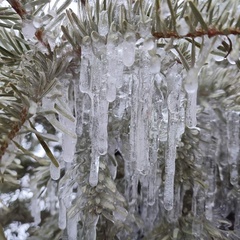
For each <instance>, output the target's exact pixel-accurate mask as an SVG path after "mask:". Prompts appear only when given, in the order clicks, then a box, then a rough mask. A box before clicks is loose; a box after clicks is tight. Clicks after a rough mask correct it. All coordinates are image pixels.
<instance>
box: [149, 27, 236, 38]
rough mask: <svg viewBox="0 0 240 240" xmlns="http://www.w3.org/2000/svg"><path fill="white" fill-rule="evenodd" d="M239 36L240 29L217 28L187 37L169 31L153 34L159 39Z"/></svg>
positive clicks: (189, 34)
mask: <svg viewBox="0 0 240 240" xmlns="http://www.w3.org/2000/svg"><path fill="white" fill-rule="evenodd" d="M230 34H233V35H238V34H240V29H231V28H230V29H225V30H218V29H216V28H209V29H208V31H205V30H203V29H199V30H196V31H195V32H193V33H188V34H186V35H179V34H178V33H176V32H172V31H169V32H167V33H162V32H153V33H152V35H153V36H154V37H155V38H157V39H159V38H178V39H179V38H187V37H190V38H196V37H202V36H206V35H207V36H208V37H209V38H211V37H214V36H219V35H224V36H227V35H230Z"/></svg>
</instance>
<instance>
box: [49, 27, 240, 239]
mask: <svg viewBox="0 0 240 240" xmlns="http://www.w3.org/2000/svg"><path fill="white" fill-rule="evenodd" d="M110 29H114V27H113V26H112V27H111V28H110ZM102 31H103V33H101V31H100V32H99V33H97V32H92V34H91V36H86V37H84V38H83V40H82V49H81V50H82V56H81V64H80V74H79V79H80V80H79V85H78V86H75V87H77V88H78V90H77V91H76V90H75V94H76V93H77V92H78V91H79V90H80V93H81V94H80V96H79V97H80V98H81V99H79V98H78V96H75V102H73V101H69V95H68V94H69V92H70V91H69V89H68V88H62V89H63V92H62V102H61V105H62V106H64V104H65V103H69V106H67V104H65V105H66V106H65V107H66V109H67V110H68V111H69V112H71V109H73V108H76V119H74V117H72V118H69V117H66V116H59V122H60V124H61V126H65V129H63V132H64V134H63V137H62V139H63V142H62V148H63V152H62V156H61V157H62V159H63V160H64V161H65V162H66V163H71V162H72V161H73V160H74V154H75V145H76V139H77V138H76V137H75V136H74V134H71V132H75V131H76V135H77V136H78V137H81V135H82V134H83V125H84V126H85V127H86V126H88V131H89V136H90V142H91V159H90V160H89V161H91V164H90V173H89V184H90V185H91V186H92V187H95V186H97V185H98V181H99V165H100V159H101V156H107V154H108V153H110V154H112V153H113V152H114V150H117V151H118V152H120V153H121V155H122V157H123V159H124V161H125V163H124V168H125V169H124V178H125V180H126V182H127V183H128V184H127V189H125V193H124V195H125V197H126V198H127V201H128V203H129V211H134V210H133V209H134V208H135V205H134V204H135V203H136V199H137V198H138V190H137V189H138V184H139V182H140V183H141V188H142V191H143V194H145V196H143V198H145V200H146V202H145V203H143V205H144V204H146V206H145V208H144V206H143V207H142V213H141V214H142V217H143V218H144V217H145V218H146V219H148V223H147V224H149V227H150V228H151V227H152V223H153V222H154V219H155V218H156V214H157V211H155V208H153V206H157V205H158V204H159V202H157V201H159V198H161V199H163V206H164V208H165V209H166V210H167V211H169V213H170V215H171V214H172V217H173V218H174V216H175V214H176V212H178V210H179V209H178V210H177V209H176V207H174V205H176V201H180V197H179V196H180V191H181V190H180V188H179V187H178V188H176V187H175V188H174V177H175V160H176V157H177V156H176V149H177V146H178V143H179V142H180V140H181V136H182V134H183V133H184V131H185V127H186V126H187V127H188V128H189V129H196V130H197V131H198V129H197V128H196V124H197V121H196V111H197V101H196V99H197V89H198V73H199V71H200V69H201V67H202V66H203V64H204V63H205V60H206V58H207V56H208V54H209V51H210V49H211V47H212V44H213V43H214V39H209V38H208V37H206V38H204V42H203V48H202V49H203V50H202V51H201V52H200V54H199V56H198V58H197V61H196V64H195V66H193V67H192V68H191V69H190V70H189V71H188V72H186V71H185V70H184V69H183V66H182V64H180V63H179V62H178V61H176V60H175V58H174V55H173V54H172V53H171V52H166V51H165V50H164V49H162V48H158V47H157V42H158V41H157V40H156V39H154V38H152V36H151V34H150V31H149V32H147V31H142V32H141V31H140V33H141V37H140V38H139V39H136V34H135V32H134V31H132V30H129V31H127V32H126V33H125V34H124V35H122V34H121V33H119V32H117V31H110V32H109V34H108V35H107V39H104V37H102V36H101V35H106V32H104V31H105V30H104V29H103V30H102ZM45 100H46V99H45ZM79 103H80V105H79ZM46 104H47V105H48V107H49V104H52V106H53V105H54V103H53V102H51V103H49V100H47V103H46ZM66 109H65V110H66ZM67 110H66V111H67ZM126 116H128V118H129V122H128V126H127V128H128V131H129V134H128V135H127V136H126V135H124V136H123V135H121V133H120V132H117V131H116V129H115V130H114V131H115V132H111V131H113V130H111V128H110V127H109V126H111V124H112V121H113V118H114V119H115V120H116V119H118V122H119V124H120V125H121V124H122V122H124V121H123V119H124V118H127V117H126ZM47 118H48V120H49V121H50V122H52V123H53V124H54V125H55V126H57V125H58V124H59V123H58V122H57V120H56V118H55V116H51V115H49V116H47ZM229 121H230V123H232V122H233V121H234V122H236V121H238V124H236V125H234V126H236V127H235V128H234V129H233V128H232V127H230V125H232V124H230V125H229V127H228V130H227V134H228V138H229V139H232V141H230V142H229V143H228V145H229V149H233V150H232V153H233V154H232V156H230V160H229V161H230V164H231V166H232V170H231V179H232V181H233V182H234V181H235V180H236V176H237V170H236V166H237V165H236V164H235V163H236V162H237V155H238V152H239V138H238V134H239V127H238V125H239V119H238V115H237V114H235V113H231V114H230V115H229ZM61 126H60V125H59V129H61V128H62V127H61ZM75 129H76V130H75ZM236 133H237V134H236ZM206 135H207V133H206ZM160 145H161V147H163V148H164V164H165V181H164V183H162V179H161V177H160V173H159V172H160V171H161V170H160V169H159V161H162V159H161V160H160V159H159V150H161V149H160V147H159V146H160ZM204 148H205V147H204ZM76 151H78V150H77V149H76ZM213 155H214V154H213ZM61 165H62V167H63V166H64V163H62V164H61ZM67 166H68V168H69V166H70V165H67ZM234 166H235V167H234ZM211 169H212V168H211V167H209V171H211ZM50 170H51V176H52V178H53V179H58V178H59V177H60V168H56V167H55V166H54V165H53V164H52V165H51V167H50ZM213 175H214V173H212V174H211V172H209V177H210V178H211V177H212V176H213ZM112 176H113V178H114V176H116V173H115V174H114V173H112ZM213 178H214V177H213ZM234 179H235V180H234ZM211 181H212V180H209V182H210V183H211ZM214 181H215V180H214ZM214 186H215V185H213V187H212V188H211V184H210V185H209V191H210V192H211V193H212V192H214V189H215V187H214ZM196 189H197V190H196V193H194V194H195V196H196V198H197V195H198V194H201V193H200V192H201V191H200V190H198V188H196ZM210 195H211V194H210ZM65 197H66V196H65ZM69 197H70V196H68V197H67V198H69ZM176 199H178V200H176ZM209 201H210V202H209V204H208V209H207V210H206V212H207V214H208V219H211V218H212V210H211V209H210V208H211V206H212V204H213V202H214V199H210V198H209ZM69 204H70V205H71V199H70V198H69ZM70 205H69V206H66V203H64V202H63V201H60V209H59V211H60V215H59V216H60V218H59V220H60V222H59V226H60V228H62V229H64V228H65V227H66V211H67V208H69V207H70ZM149 206H151V207H152V208H150V209H149V208H148V207H149ZM195 207H196V206H195ZM131 209H132V210H131ZM144 209H145V212H144ZM196 211H197V210H196ZM176 217H177V216H176ZM97 221H98V218H96V219H94V220H93V222H94V225H95V230H96V224H97ZM67 222H68V223H67V224H68V225H67V227H68V232H69V234H70V235H71V236H72V237H70V235H69V239H75V237H76V231H77V230H76V229H77V226H76V224H77V221H76V218H75V217H74V218H70V219H69V220H68V221H67ZM193 227H195V228H196V229H194V231H195V232H196V233H197V232H199V234H200V232H201V228H199V224H198V223H197V224H196V225H194V226H193ZM72 228H74V229H75V230H72ZM95 230H94V231H95Z"/></svg>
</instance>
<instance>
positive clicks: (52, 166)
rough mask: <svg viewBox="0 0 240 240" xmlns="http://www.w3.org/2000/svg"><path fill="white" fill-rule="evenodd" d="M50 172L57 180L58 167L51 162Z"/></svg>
mask: <svg viewBox="0 0 240 240" xmlns="http://www.w3.org/2000/svg"><path fill="white" fill-rule="evenodd" d="M50 174H51V178H52V179H53V180H58V179H59V178H60V167H56V166H55V165H54V164H53V163H51V164H50Z"/></svg>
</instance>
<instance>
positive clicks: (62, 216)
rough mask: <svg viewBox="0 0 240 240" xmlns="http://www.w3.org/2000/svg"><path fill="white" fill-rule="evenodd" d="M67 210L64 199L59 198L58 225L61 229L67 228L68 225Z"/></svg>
mask: <svg viewBox="0 0 240 240" xmlns="http://www.w3.org/2000/svg"><path fill="white" fill-rule="evenodd" d="M66 214H67V211H66V207H65V204H64V202H63V200H62V199H60V200H59V216H58V226H59V228H60V229H62V230H63V229H65V228H66V225H67V219H66V217H67V215H66Z"/></svg>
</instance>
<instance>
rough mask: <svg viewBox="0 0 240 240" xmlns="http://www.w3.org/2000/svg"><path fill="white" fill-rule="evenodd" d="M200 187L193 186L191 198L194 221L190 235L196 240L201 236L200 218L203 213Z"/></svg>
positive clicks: (202, 193) (203, 202)
mask: <svg viewBox="0 0 240 240" xmlns="http://www.w3.org/2000/svg"><path fill="white" fill-rule="evenodd" d="M201 188H202V187H201V186H199V185H198V184H197V183H196V184H194V188H193V198H192V212H193V216H194V221H193V223H192V233H193V235H194V236H195V237H196V238H197V239H198V238H200V237H201V235H202V229H203V223H202V217H203V215H204V212H205V194H204V191H203V189H201Z"/></svg>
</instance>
